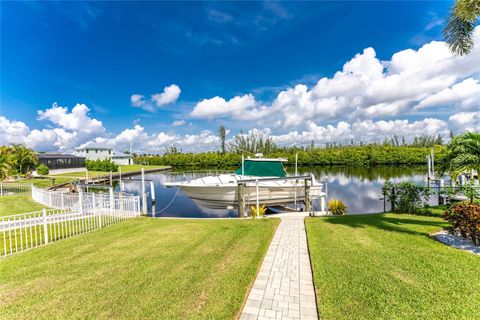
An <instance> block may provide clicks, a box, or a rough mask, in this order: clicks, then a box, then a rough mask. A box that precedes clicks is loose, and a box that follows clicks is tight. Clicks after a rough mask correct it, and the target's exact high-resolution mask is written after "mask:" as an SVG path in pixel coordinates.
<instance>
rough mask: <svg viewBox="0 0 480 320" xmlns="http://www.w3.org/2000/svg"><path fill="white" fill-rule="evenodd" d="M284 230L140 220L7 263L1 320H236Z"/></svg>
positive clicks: (267, 224) (0, 287)
mask: <svg viewBox="0 0 480 320" xmlns="http://www.w3.org/2000/svg"><path fill="white" fill-rule="evenodd" d="M277 224H278V220H277V219H265V220H253V221H252V220H208V219H204V220H180V219H177V220H173V219H172V220H168V219H152V218H138V219H134V220H129V221H125V222H122V223H120V224H117V225H114V226H109V227H107V228H105V229H102V230H98V231H95V232H92V233H89V234H84V235H80V236H77V237H74V238H71V239H67V240H61V241H58V242H56V243H53V244H50V245H48V246H46V247H43V248H39V249H35V250H32V251H29V252H25V253H22V254H18V255H15V256H12V257H8V258H5V259H2V260H0V314H1V315H2V316H1V318H4V319H67V318H69V319H70V318H75V319H97V318H103V319H111V318H117V319H118V318H121V319H144V318H146V319H188V318H203V319H207V318H208V319H233V318H235V316H236V315H237V313H238V312H239V311H240V309H241V306H242V303H243V301H244V299H245V297H246V295H247V290H248V287H249V286H250V285H251V284H252V283H253V280H254V278H255V275H256V272H257V270H258V268H259V266H260V263H261V260H262V257H263V256H264V254H265V252H266V249H267V247H268V245H269V242H270V239H271V237H272V235H273V233H274V230H275V228H276V226H277Z"/></svg>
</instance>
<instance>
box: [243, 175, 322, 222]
mask: <svg viewBox="0 0 480 320" xmlns="http://www.w3.org/2000/svg"><path fill="white" fill-rule="evenodd" d="M283 180H296V181H298V180H303V181H304V184H303V185H301V186H299V187H300V188H305V197H304V200H303V202H304V203H305V211H307V212H309V213H310V214H311V215H313V214H314V212H313V211H312V202H311V201H312V200H313V199H320V211H321V212H324V211H325V203H326V193H325V194H324V195H323V196H322V193H323V192H322V190H321V189H322V188H321V187H317V186H314V185H313V177H312V175H294V176H287V177H280V178H258V179H244V180H238V181H237V183H238V184H237V185H238V189H237V198H238V216H239V217H246V215H247V211H246V209H245V207H246V204H245V189H246V188H247V187H252V186H255V194H256V197H255V204H256V208H257V212H259V209H260V201H259V188H260V187H259V182H260V181H283ZM295 197H296V193H295ZM295 203H296V199H295ZM295 209H296V208H295ZM295 211H296V210H295Z"/></svg>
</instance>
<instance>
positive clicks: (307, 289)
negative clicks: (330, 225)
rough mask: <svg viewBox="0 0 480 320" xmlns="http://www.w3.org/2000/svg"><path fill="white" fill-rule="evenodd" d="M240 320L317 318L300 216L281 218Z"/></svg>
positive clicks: (304, 235)
mask: <svg viewBox="0 0 480 320" xmlns="http://www.w3.org/2000/svg"><path fill="white" fill-rule="evenodd" d="M281 219H282V221H281V223H280V225H279V226H278V228H277V231H276V232H275V235H274V236H273V239H272V243H271V244H270V247H269V248H268V251H267V254H266V256H265V259H264V261H263V263H262V266H261V267H260V271H259V273H258V275H257V278H256V279H255V283H254V284H253V287H252V290H251V291H250V294H249V295H248V299H247V302H246V303H245V306H244V308H243V311H242V313H241V315H240V319H242V320H243V319H318V314H317V306H316V301H315V291H314V289H313V279H312V270H311V268H310V257H309V255H308V248H307V235H306V233H305V224H304V222H303V220H304V217H298V216H297V217H288V216H287V217H282V218H281Z"/></svg>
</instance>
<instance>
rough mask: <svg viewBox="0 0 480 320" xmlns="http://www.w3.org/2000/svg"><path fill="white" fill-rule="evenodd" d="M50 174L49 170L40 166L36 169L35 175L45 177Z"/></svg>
mask: <svg viewBox="0 0 480 320" xmlns="http://www.w3.org/2000/svg"><path fill="white" fill-rule="evenodd" d="M49 172H50V169H48V167H47V166H46V165H44V164H40V165H39V166H38V167H37V173H38V174H39V175H42V176H46V175H47V174H48V173H49Z"/></svg>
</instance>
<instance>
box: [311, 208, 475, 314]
mask: <svg viewBox="0 0 480 320" xmlns="http://www.w3.org/2000/svg"><path fill="white" fill-rule="evenodd" d="M446 225H447V224H446V223H445V222H444V221H442V220H441V219H440V218H437V217H425V216H414V215H407V214H380V215H357V216H343V217H325V218H321V219H318V218H316V219H312V218H309V219H307V221H306V227H307V234H308V243H309V247H310V255H311V259H312V266H313V273H314V282H315V288H316V293H317V302H318V308H319V312H320V316H321V318H322V319H475V318H478V315H479V314H480V303H478V302H479V301H480V280H479V278H478V275H479V274H480V257H478V256H475V255H473V254H471V253H467V252H463V251H460V250H457V249H454V248H451V247H449V246H446V245H444V244H441V243H439V242H437V241H435V240H433V239H431V238H430V237H429V236H428V235H429V234H430V233H432V232H434V231H436V230H439V229H440V228H442V227H445V226H446Z"/></svg>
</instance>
